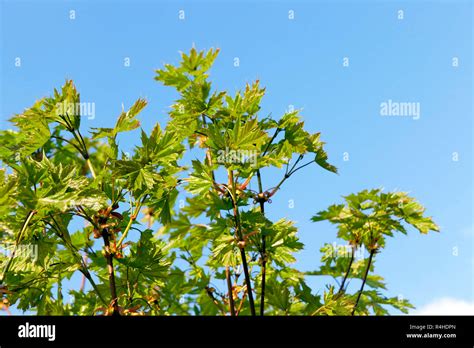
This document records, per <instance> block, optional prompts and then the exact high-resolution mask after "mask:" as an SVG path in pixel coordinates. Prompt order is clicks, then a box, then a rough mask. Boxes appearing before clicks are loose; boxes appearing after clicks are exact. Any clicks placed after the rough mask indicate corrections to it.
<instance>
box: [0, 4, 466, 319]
mask: <svg viewBox="0 0 474 348" xmlns="http://www.w3.org/2000/svg"><path fill="white" fill-rule="evenodd" d="M0 4H1V7H0V11H1V12H0V13H1V17H0V23H1V29H0V30H1V33H0V38H1V41H0V42H1V47H0V52H1V64H0V68H1V70H0V73H1V76H0V77H1V83H0V128H1V129H5V128H7V127H9V125H8V123H7V122H6V120H7V119H8V118H9V117H10V116H12V115H13V114H14V113H19V112H21V111H22V110H23V108H25V107H28V106H31V105H32V104H33V102H34V101H35V100H37V99H39V98H41V97H43V96H46V95H49V94H50V93H51V92H52V89H53V88H54V87H60V86H61V85H62V84H63V83H64V80H65V79H66V78H70V79H73V80H74V81H75V84H76V86H77V87H78V89H79V91H80V93H81V100H82V101H86V102H93V103H95V114H96V115H95V118H94V119H91V120H89V119H86V118H85V119H84V120H83V122H82V127H83V128H84V130H86V129H87V128H89V127H104V126H108V127H110V126H111V125H112V124H113V123H114V122H115V119H116V117H117V116H118V115H119V113H120V111H121V105H122V103H123V104H124V105H125V107H126V108H128V107H129V106H130V105H131V104H132V103H133V101H134V100H136V99H137V98H138V97H145V98H147V99H148V101H149V105H148V107H147V108H146V109H145V111H144V112H142V114H141V115H140V120H141V122H142V126H143V128H144V129H145V130H147V131H149V130H150V129H151V127H152V126H153V125H154V124H155V123H156V122H160V123H162V124H164V123H165V122H166V120H167V111H168V110H169V105H171V103H172V101H173V100H174V99H175V98H176V94H175V93H174V92H173V90H172V89H170V88H168V87H163V86H161V85H160V84H159V83H157V82H156V81H154V80H153V77H154V70H155V69H157V68H160V67H161V66H162V65H163V63H177V62H178V60H179V54H178V52H179V51H188V50H189V49H190V48H191V47H192V45H193V44H194V45H195V46H196V47H197V48H198V49H208V48H211V47H219V48H220V49H221V53H220V55H219V57H218V59H217V61H216V63H215V65H214V67H213V69H212V73H211V79H212V80H213V81H214V87H217V88H218V89H225V90H228V91H229V92H232V93H233V92H235V91H236V90H237V89H240V88H242V87H243V86H244V84H245V83H246V82H252V81H253V80H255V79H259V80H260V82H261V84H262V85H264V86H266V87H267V94H266V96H265V98H264V101H263V109H262V115H267V114H268V113H270V112H271V113H272V115H273V117H279V116H280V115H282V114H283V113H284V112H285V110H287V109H288V108H289V107H290V105H293V106H294V107H295V108H302V109H303V110H302V115H303V116H304V119H305V122H306V126H307V128H308V129H309V130H310V131H311V132H316V131H321V133H322V139H323V140H324V141H326V142H327V145H326V150H327V152H328V155H329V160H330V162H331V163H334V164H335V165H336V166H337V167H338V168H339V171H340V175H334V174H332V173H329V172H325V171H324V170H322V169H320V168H319V167H316V166H310V167H308V168H305V170H301V171H299V172H298V173H297V174H295V176H294V177H292V178H291V180H290V182H289V184H288V185H287V186H286V187H283V189H282V190H281V192H279V197H277V198H276V199H275V200H274V202H273V203H272V204H271V205H270V206H269V207H268V214H269V216H270V217H271V218H274V219H277V218H279V217H281V216H286V217H287V218H290V219H293V220H295V221H297V225H298V227H299V234H300V237H301V239H302V241H303V242H304V243H305V244H306V249H305V251H304V252H302V253H300V255H299V256H298V259H299V261H298V265H297V266H298V267H299V268H300V269H302V270H314V269H316V268H317V266H318V264H319V258H320V253H319V248H320V247H321V246H322V244H323V243H324V242H328V243H332V242H334V241H336V237H335V236H336V230H335V228H334V227H333V226H331V225H329V224H327V223H317V224H315V223H311V222H310V221H309V219H310V217H311V216H312V215H313V214H314V213H315V212H317V211H319V210H322V209H325V208H326V207H327V206H328V205H330V204H333V203H338V202H340V201H341V195H346V194H349V193H352V192H357V191H359V190H362V189H365V188H377V187H384V188H385V190H394V189H398V190H402V191H408V192H410V194H411V195H413V196H415V197H416V198H417V199H418V200H419V201H420V202H421V203H422V204H423V205H424V206H425V207H426V208H427V214H428V215H431V216H433V218H434V220H435V222H437V223H438V224H439V225H440V227H441V233H439V234H435V233H433V234H430V235H427V236H425V235H423V236H421V235H419V234H418V233H417V232H416V231H413V230H411V231H410V233H409V234H408V236H403V235H400V236H397V237H396V238H393V239H389V240H388V241H387V246H386V249H385V250H384V251H383V252H382V254H380V255H378V256H377V259H376V260H377V261H376V268H377V272H378V273H379V274H381V275H383V276H384V277H385V278H386V281H387V283H388V289H389V292H388V294H390V295H392V296H398V295H400V296H403V297H404V298H408V299H410V300H411V301H412V302H413V303H414V304H415V305H416V306H417V307H421V308H424V307H425V306H427V305H429V304H435V307H436V303H438V302H439V301H441V299H444V301H447V300H448V301H452V302H453V303H454V302H455V301H457V302H456V303H458V304H459V303H460V304H461V306H460V308H467V306H468V305H469V304H470V306H471V308H473V307H474V296H473V291H474V290H473V288H474V280H473V279H474V277H473V266H474V256H473V248H474V232H473V215H474V214H473V204H472V199H473V190H472V189H473V187H472V177H473V176H472V174H473V165H472V157H473V141H472V126H473V124H472V116H473V113H472V111H473V109H472V92H473V91H472V81H473V80H472V77H473V75H472V54H473V51H472V30H473V29H472V17H473V9H472V4H471V2H470V1H410V2H400V1H375V0H374V1H360V2H355V1H354V2H351V1H291V2H290V1H261V2H259V3H256V2H251V1H238V2H237V1H226V2H219V1H154V2H152V1H131V0H130V1H113V2H112V1H100V0H99V1H10V0H0ZM180 10H184V15H185V19H184V20H182V19H180V18H179V14H180V13H179V11H180ZM400 10H401V11H403V13H402V12H399V11H400ZM70 11H75V12H74V14H75V19H71V18H70V17H71V14H72V13H71V12H70ZM289 11H294V12H292V13H293V14H294V18H293V19H291V18H289V17H291V14H292V13H290V12H289ZM401 17H403V18H401ZM345 57H347V58H348V62H349V65H348V66H344V64H343V63H344V58H345ZM17 58H20V59H21V66H15V63H18V60H17ZM126 58H129V60H130V66H129V67H127V66H124V62H125V59H126ZM235 58H238V59H239V62H240V65H239V66H238V67H236V66H234V62H235ZM456 58H457V60H456ZM456 63H457V66H456ZM453 65H455V66H453ZM389 100H391V101H392V102H410V103H415V104H414V105H417V106H419V108H420V109H419V111H420V113H419V118H418V117H415V116H414V117H407V116H405V117H394V116H392V117H390V116H382V115H381V103H383V102H388V101H389ZM414 118H418V119H414ZM134 139H138V133H137V132H132V133H130V134H128V135H127V136H125V137H122V138H121V139H120V140H121V146H123V148H124V150H131V149H132V148H133V145H134V143H133V141H135V140H134ZM345 152H347V154H348V156H349V160H347V161H345V160H344V153H345ZM453 153H455V154H453ZM347 154H346V155H347ZM455 159H457V161H456V160H455ZM272 174H273V172H268V173H266V177H267V179H266V182H267V184H265V185H267V186H269V187H271V186H272V185H274V184H276V183H277V182H278V181H279V179H280V175H279V176H278V177H276V176H275V177H271V175H272ZM264 176H265V173H264ZM291 199H292V200H294V208H289V204H288V201H289V200H291ZM311 284H312V285H313V287H314V290H315V291H317V290H318V289H322V285H323V282H322V280H321V279H318V278H314V279H312V281H311ZM437 301H438V302H437ZM460 301H463V302H460ZM449 303H451V302H449ZM463 306H464V307H463ZM473 311H474V310H473ZM471 314H472V313H471Z"/></svg>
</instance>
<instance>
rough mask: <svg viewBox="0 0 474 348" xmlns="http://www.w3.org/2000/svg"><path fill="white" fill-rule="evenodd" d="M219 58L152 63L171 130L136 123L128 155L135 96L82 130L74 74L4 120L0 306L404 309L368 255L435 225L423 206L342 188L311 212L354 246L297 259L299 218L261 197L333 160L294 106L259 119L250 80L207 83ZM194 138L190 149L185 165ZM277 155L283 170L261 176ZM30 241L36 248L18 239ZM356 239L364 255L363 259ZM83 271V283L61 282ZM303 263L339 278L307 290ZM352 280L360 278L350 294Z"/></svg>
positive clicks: (236, 311) (273, 311)
mask: <svg viewBox="0 0 474 348" xmlns="http://www.w3.org/2000/svg"><path fill="white" fill-rule="evenodd" d="M217 55H218V50H213V49H211V50H209V51H207V52H204V51H203V52H198V51H197V50H196V49H192V50H191V51H190V53H189V54H184V53H183V54H182V57H181V62H180V63H179V64H178V65H176V66H174V65H170V64H167V65H165V66H164V68H163V69H159V70H157V71H156V77H155V79H156V80H157V81H159V82H161V83H163V84H164V85H166V86H170V87H172V88H174V89H175V90H176V92H177V94H178V99H177V100H176V102H175V103H174V105H173V106H172V108H171V111H170V112H169V117H170V119H169V122H168V123H167V124H166V126H165V127H164V128H163V127H161V126H160V125H159V124H158V123H157V124H156V125H155V126H154V128H153V129H152V131H151V132H150V133H149V134H148V133H146V132H145V131H144V130H143V129H142V130H141V131H140V142H139V145H137V146H136V147H135V149H134V151H133V154H132V155H128V156H127V155H126V154H125V153H124V152H122V151H121V150H120V147H119V142H118V137H119V135H120V134H121V133H124V132H131V131H134V130H135V129H138V128H140V122H139V120H138V115H139V113H140V112H141V111H142V110H143V108H145V107H146V105H147V102H146V101H145V100H144V99H138V100H137V101H136V102H135V103H134V104H133V105H132V106H131V107H130V108H129V109H128V110H127V111H125V110H123V111H122V112H121V113H120V115H119V116H118V119H117V121H116V123H115V126H114V127H113V128H94V129H91V130H90V134H91V136H90V137H85V136H83V133H82V132H81V122H80V121H81V117H82V116H81V115H80V113H78V112H77V108H74V107H72V108H71V107H70V106H71V105H73V106H74V105H77V104H78V103H80V95H79V93H78V92H77V90H76V87H75V86H74V84H73V83H72V81H66V83H65V85H64V86H63V87H62V88H61V89H60V90H59V91H58V90H54V92H53V95H52V96H51V97H46V98H43V99H40V100H38V101H37V102H35V103H34V104H33V106H32V107H30V108H27V109H25V111H24V112H23V113H21V114H18V115H14V116H13V117H12V118H11V122H12V123H13V125H14V126H15V127H16V128H17V130H6V131H1V133H0V160H1V161H2V163H3V166H2V169H1V171H0V203H1V204H0V237H1V238H2V240H3V241H4V243H5V245H7V244H8V245H9V246H10V247H11V248H10V251H11V252H8V253H3V254H0V260H1V262H2V274H1V278H0V286H1V287H0V292H1V293H2V296H3V300H4V306H8V305H15V306H16V307H17V308H18V309H20V310H29V311H35V312H36V313H37V314H39V315H45V314H46V315H74V314H79V315H94V314H106V315H107V314H114V315H119V314H122V315H146V314H148V315H256V314H258V313H260V314H261V315H263V314H265V315H350V314H361V315H365V314H377V315H380V314H388V309H387V307H388V306H392V307H394V308H396V309H398V310H401V311H404V312H406V310H407V308H410V307H411V305H410V303H409V302H408V301H406V300H399V299H397V298H389V297H385V295H383V294H382V292H381V291H382V290H386V284H385V283H384V281H383V278H382V277H381V276H378V275H375V274H374V273H373V272H374V264H375V255H376V254H378V253H379V252H380V251H381V250H382V249H383V247H384V246H385V240H386V237H387V236H393V235H394V233H396V232H401V233H406V232H407V231H406V228H407V227H408V226H413V227H414V228H416V229H418V230H419V231H420V232H421V233H427V232H429V231H430V230H434V231H437V230H438V228H437V226H436V225H435V224H434V223H433V221H432V220H431V218H428V217H425V216H424V215H423V214H424V208H423V207H422V206H421V205H420V204H419V203H417V202H416V201H415V200H414V199H413V198H411V197H409V196H408V195H407V194H405V193H402V192H392V193H383V192H382V191H381V190H371V191H367V190H366V191H362V192H360V193H358V194H352V195H349V196H346V197H345V204H339V205H332V206H330V207H329V208H328V209H327V210H325V211H322V212H319V213H318V214H316V215H315V216H314V217H313V221H321V220H328V221H330V222H331V223H333V224H336V225H337V229H338V237H339V238H341V239H342V240H343V241H344V242H345V243H347V245H348V247H349V253H348V254H347V253H346V254H340V253H338V252H334V250H333V248H332V245H325V246H323V248H322V249H321V251H322V259H321V267H320V268H319V269H318V270H317V271H314V272H306V273H303V272H301V271H299V270H297V269H295V268H294V267H293V266H292V265H293V264H294V262H295V261H296V256H295V254H296V253H297V252H299V251H301V250H302V249H303V248H304V245H303V243H301V242H300V241H299V239H298V235H297V227H296V226H295V224H294V223H293V222H292V221H289V220H287V219H285V218H281V219H279V220H277V221H271V220H270V219H269V218H268V217H267V216H266V215H265V209H266V207H268V204H269V203H271V200H272V199H275V198H276V197H277V196H278V192H279V190H280V188H281V187H282V186H283V185H284V184H285V185H286V184H287V181H288V180H289V179H290V178H291V177H293V175H294V174H295V173H296V172H297V171H299V170H300V169H303V168H305V167H307V166H309V165H313V167H314V168H315V169H318V168H319V169H323V170H326V171H329V172H332V173H337V169H336V167H335V166H334V165H332V164H331V163H330V162H329V161H328V155H327V153H326V151H325V147H324V145H325V144H324V142H323V141H322V140H321V134H320V133H310V132H308V131H307V130H305V127H304V122H303V121H302V119H301V116H300V111H292V112H287V113H285V114H284V115H282V116H281V117H280V118H279V119H273V118H271V117H270V116H267V117H261V116H260V103H261V100H262V98H263V96H264V94H265V89H264V88H262V87H260V84H259V81H255V82H254V83H252V84H250V85H249V84H248V85H246V87H245V89H244V90H243V91H239V92H237V93H236V94H235V95H230V94H228V93H227V92H225V91H215V90H213V88H212V85H211V82H210V81H209V69H210V68H211V66H212V64H213V62H214V60H215V59H216V57H217ZM190 151H192V152H193V153H194V154H196V153H197V154H198V155H197V156H196V157H195V159H194V160H192V161H191V162H190V163H186V158H187V156H184V154H185V153H186V152H190ZM305 160H306V161H305ZM271 167H273V168H277V170H279V171H280V172H281V178H280V181H279V182H278V183H277V184H276V186H273V187H268V186H264V184H265V182H264V180H263V179H264V178H265V177H264V175H263V174H265V171H267V170H268V168H271ZM251 187H258V189H256V190H253V189H251ZM180 195H181V197H185V199H186V201H185V204H184V202H181V203H180V204H179V208H177V199H178V197H179V196H180ZM140 217H141V218H142V219H141V220H140V221H139V218H140ZM81 223H83V226H82V227H80V226H81ZM35 248H36V249H35ZM30 249H33V250H36V255H35V257H34V258H32V257H31V255H27V254H25V253H24V252H22V251H24V250H30ZM363 249H365V250H367V251H368V253H369V257H368V258H360V259H357V258H356V254H357V253H358V252H359V251H360V250H363ZM77 275H80V276H81V277H82V278H83V283H82V285H81V286H80V287H79V288H72V287H71V286H70V285H67V284H69V283H68V280H70V279H77V278H75V277H77ZM311 276H330V277H332V278H333V279H335V280H336V281H339V288H338V289H336V288H335V286H334V284H331V283H329V284H328V285H327V287H326V289H324V290H323V293H318V292H316V293H315V292H314V291H313V289H311V287H310V286H309V285H308V284H307V277H311ZM73 277H74V278H73ZM350 279H356V281H357V279H359V280H360V281H361V283H362V285H361V288H360V289H359V291H357V292H355V293H353V294H351V293H350V292H349V289H348V287H347V283H348V282H347V281H348V280H350ZM66 283H67V284H66ZM217 283H219V284H221V286H218V285H217ZM65 284H66V285H65ZM222 284H224V285H222ZM65 291H68V293H69V295H70V297H71V301H67V300H65V299H64V292H65ZM6 308H8V307H6Z"/></svg>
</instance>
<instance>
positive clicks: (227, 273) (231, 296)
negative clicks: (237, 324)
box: [225, 266, 235, 317]
mask: <svg viewBox="0 0 474 348" xmlns="http://www.w3.org/2000/svg"><path fill="white" fill-rule="evenodd" d="M225 277H226V279H227V290H228V291H229V310H230V315H231V316H233V317H235V305H234V293H233V291H232V280H231V279H230V271H229V266H225Z"/></svg>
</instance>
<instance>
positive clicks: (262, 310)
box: [257, 133, 277, 316]
mask: <svg viewBox="0 0 474 348" xmlns="http://www.w3.org/2000/svg"><path fill="white" fill-rule="evenodd" d="M275 134H277V133H275ZM274 138H275V136H274V137H273V138H272V140H273V139H274ZM257 180H258V191H259V193H260V195H261V194H262V193H263V185H262V175H261V174H260V170H257ZM259 203H260V212H261V213H262V215H265V200H263V199H261V200H259ZM266 248H267V243H266V239H265V235H264V234H262V250H261V257H262V281H261V283H262V284H261V287H262V289H261V292H260V315H261V316H263V315H264V313H265V280H266V273H267V272H266V270H267V254H266Z"/></svg>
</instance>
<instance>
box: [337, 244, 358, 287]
mask: <svg viewBox="0 0 474 348" xmlns="http://www.w3.org/2000/svg"><path fill="white" fill-rule="evenodd" d="M351 247H352V252H351V259H350V261H349V266H348V267H347V270H346V274H345V275H344V279H343V280H342V283H341V286H340V287H339V290H338V292H337V294H338V295H340V294H342V292H343V291H344V285H345V283H346V280H347V277H349V274H350V273H351V267H352V263H353V262H354V254H355V246H353V245H351Z"/></svg>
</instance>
